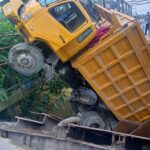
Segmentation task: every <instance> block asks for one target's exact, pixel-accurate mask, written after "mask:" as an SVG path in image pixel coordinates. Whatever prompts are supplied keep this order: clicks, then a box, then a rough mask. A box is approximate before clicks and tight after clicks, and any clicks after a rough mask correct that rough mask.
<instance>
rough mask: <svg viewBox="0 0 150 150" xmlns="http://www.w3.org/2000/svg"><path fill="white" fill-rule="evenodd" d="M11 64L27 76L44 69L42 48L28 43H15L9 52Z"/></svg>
mask: <svg viewBox="0 0 150 150" xmlns="http://www.w3.org/2000/svg"><path fill="white" fill-rule="evenodd" d="M8 59H9V64H10V66H11V67H12V68H13V69H14V70H16V71H17V72H19V73H20V74H23V75H25V76H32V75H33V74H36V73H38V72H39V71H40V70H42V68H43V66H44V57H43V54H42V52H41V50H40V49H39V48H37V47H34V46H31V45H29V44H27V43H19V44H17V45H15V46H14V47H13V48H12V49H11V50H10V51H9V54H8Z"/></svg>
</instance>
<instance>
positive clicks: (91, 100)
mask: <svg viewBox="0 0 150 150" xmlns="http://www.w3.org/2000/svg"><path fill="white" fill-rule="evenodd" d="M72 101H74V102H79V103H81V104H84V105H89V106H92V105H95V104H96V102H97V95H96V94H95V93H94V92H93V91H92V90H91V89H89V88H86V87H80V88H79V89H77V90H74V92H73V93H72Z"/></svg>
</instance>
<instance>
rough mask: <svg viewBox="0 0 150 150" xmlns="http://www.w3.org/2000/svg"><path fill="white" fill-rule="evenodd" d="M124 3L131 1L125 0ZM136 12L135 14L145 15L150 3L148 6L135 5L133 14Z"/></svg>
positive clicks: (149, 8) (149, 9)
mask: <svg viewBox="0 0 150 150" xmlns="http://www.w3.org/2000/svg"><path fill="white" fill-rule="evenodd" d="M125 1H126V2H128V1H131V0H125ZM135 11H136V12H137V14H139V15H141V14H146V13H147V12H148V11H150V3H149V4H144V5H135V6H134V7H133V13H134V12H135Z"/></svg>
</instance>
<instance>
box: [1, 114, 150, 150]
mask: <svg viewBox="0 0 150 150" xmlns="http://www.w3.org/2000/svg"><path fill="white" fill-rule="evenodd" d="M32 118H33V119H34V120H33V119H26V118H21V117H17V122H16V123H13V124H8V123H7V124H6V123H0V136H1V137H3V138H9V139H11V140H13V141H16V142H17V143H18V144H21V145H22V144H24V145H26V146H28V147H30V148H32V149H33V150H47V149H50V150H70V149H71V150H85V149H86V150H110V149H111V150H116V149H118V150H119V149H120V150H123V149H128V150H142V149H143V148H144V147H148V148H150V138H145V137H139V136H134V135H129V134H124V133H119V132H114V131H108V130H102V129H95V128H89V127H83V126H79V125H73V124H72V125H69V126H65V127H59V128H58V127H57V124H58V123H59V122H60V121H61V120H62V119H61V118H58V117H55V116H52V115H47V114H40V113H34V112H32ZM143 150H144V149H143Z"/></svg>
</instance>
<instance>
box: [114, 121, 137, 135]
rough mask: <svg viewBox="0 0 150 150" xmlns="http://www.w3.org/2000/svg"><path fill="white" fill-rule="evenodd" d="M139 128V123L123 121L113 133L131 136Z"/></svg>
mask: <svg viewBox="0 0 150 150" xmlns="http://www.w3.org/2000/svg"><path fill="white" fill-rule="evenodd" d="M137 127H139V123H137V122H132V121H128V120H122V121H120V122H119V123H118V125H117V126H116V127H115V128H114V129H113V131H116V132H122V133H127V134H130V133H131V132H132V131H133V130H134V129H136V128H137Z"/></svg>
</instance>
